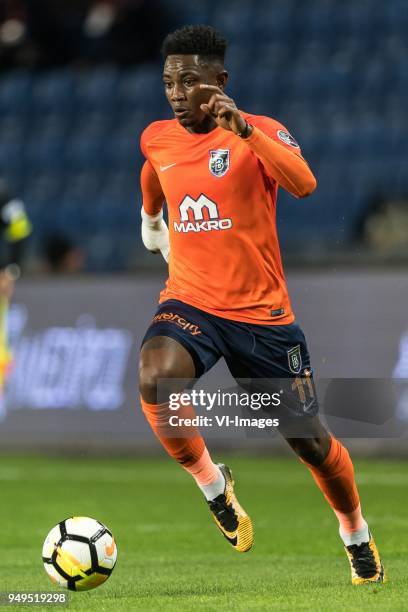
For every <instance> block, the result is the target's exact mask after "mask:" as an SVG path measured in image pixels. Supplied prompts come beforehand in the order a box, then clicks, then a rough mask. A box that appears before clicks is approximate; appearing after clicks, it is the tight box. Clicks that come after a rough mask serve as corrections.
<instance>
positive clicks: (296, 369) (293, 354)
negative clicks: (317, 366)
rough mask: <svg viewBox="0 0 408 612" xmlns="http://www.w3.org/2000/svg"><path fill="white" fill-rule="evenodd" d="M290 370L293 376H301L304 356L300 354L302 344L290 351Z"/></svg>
mask: <svg viewBox="0 0 408 612" xmlns="http://www.w3.org/2000/svg"><path fill="white" fill-rule="evenodd" d="M288 362H289V370H290V371H291V372H293V374H300V371H301V369H302V355H301V353H300V344H298V345H297V346H295V347H294V348H293V349H290V350H289V351H288Z"/></svg>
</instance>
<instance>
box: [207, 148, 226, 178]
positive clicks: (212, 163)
mask: <svg viewBox="0 0 408 612" xmlns="http://www.w3.org/2000/svg"><path fill="white" fill-rule="evenodd" d="M229 166H230V152H229V149H213V150H212V151H210V160H209V163H208V167H209V168H210V172H211V174H213V175H214V176H218V177H220V176H224V174H226V173H227V172H228V169H229Z"/></svg>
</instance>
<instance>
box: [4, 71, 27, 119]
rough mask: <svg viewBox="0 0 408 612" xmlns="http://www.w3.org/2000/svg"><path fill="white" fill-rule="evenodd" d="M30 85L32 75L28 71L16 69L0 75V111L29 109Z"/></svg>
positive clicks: (13, 111) (19, 111) (25, 110)
mask: <svg viewBox="0 0 408 612" xmlns="http://www.w3.org/2000/svg"><path fill="white" fill-rule="evenodd" d="M31 85H32V76H31V74H30V73H28V72H24V71H16V72H15V73H10V74H5V75H2V76H0V113H1V114H3V113H4V114H11V113H13V114H16V113H21V112H27V111H28V110H31V106H30V94H31Z"/></svg>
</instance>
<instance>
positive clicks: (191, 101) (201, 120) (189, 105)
mask: <svg viewBox="0 0 408 612" xmlns="http://www.w3.org/2000/svg"><path fill="white" fill-rule="evenodd" d="M227 78H228V75H227V73H226V72H225V71H221V72H220V71H219V70H218V71H217V70H216V69H215V68H214V67H213V66H210V65H207V64H203V63H201V62H200V59H199V56H198V55H169V56H168V57H167V59H166V62H165V64H164V70H163V83H164V89H165V92H166V97H167V100H168V101H169V104H170V106H171V107H172V109H173V112H174V115H175V117H176V118H177V119H178V121H179V123H180V124H181V125H182V126H183V127H184V128H186V129H187V130H189V131H191V132H195V131H197V132H200V131H209V129H212V127H215V122H213V120H212V119H211V117H208V116H207V115H206V114H205V113H204V112H203V111H202V110H201V108H200V105H201V104H205V103H207V102H208V101H209V99H210V98H211V95H212V93H213V92H208V91H205V90H203V89H200V84H201V83H205V84H207V85H217V86H218V87H224V85H225V83H226V82H227ZM210 124H214V125H210Z"/></svg>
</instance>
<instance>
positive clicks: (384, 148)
mask: <svg viewBox="0 0 408 612" xmlns="http://www.w3.org/2000/svg"><path fill="white" fill-rule="evenodd" d="M167 3H168V4H169V7H170V6H171V9H172V11H173V13H174V14H175V16H176V21H177V22H178V23H179V24H183V23H210V24H212V25H214V26H216V27H218V28H219V29H220V30H222V31H223V32H224V33H225V35H226V36H227V38H228V40H229V42H230V48H229V51H228V56H227V62H226V63H227V68H228V69H229V70H230V73H231V79H230V88H229V91H230V93H231V95H232V96H233V97H234V98H235V99H236V101H237V104H238V106H239V107H240V108H242V109H245V110H247V111H249V112H254V113H259V114H266V115H270V116H273V117H276V118H277V119H279V120H280V121H282V122H283V123H284V124H285V125H286V126H287V127H288V128H289V130H290V131H291V132H292V133H293V135H294V136H295V137H296V138H297V140H298V141H299V142H300V143H301V146H302V148H303V153H304V155H305V157H306V159H308V160H309V162H310V164H311V166H312V168H313V169H314V170H315V172H316V175H317V178H318V182H319V187H318V190H317V192H316V193H315V194H314V195H313V196H312V197H311V198H310V199H308V200H306V201H303V200H299V201H296V200H294V199H293V198H291V197H289V196H287V195H286V194H284V193H283V192H282V193H281V194H280V199H279V206H278V219H279V227H280V235H281V240H282V243H283V246H284V248H285V250H286V252H289V253H291V252H293V253H296V254H297V255H299V256H300V257H301V256H302V255H307V254H309V253H317V254H318V255H320V256H321V257H322V258H324V257H326V256H327V253H333V252H335V251H341V252H347V251H348V250H353V249H354V242H353V241H354V236H355V232H356V227H357V226H358V223H359V220H360V218H361V215H362V214H364V211H365V210H367V207H368V206H369V205H370V202H371V201H372V200H373V199H374V198H376V197H378V196H383V195H386V196H387V197H390V198H393V197H400V196H406V195H407V192H408V174H407V172H406V166H407V163H408V115H407V112H406V109H407V108H408V99H407V98H408V62H407V58H408V53H407V48H408V38H407V36H406V32H407V30H408V5H407V2H406V0H388V1H387V2H378V1H376V0H343V1H342V2H341V3H336V2H333V1H330V0H302V1H297V0H269V1H268V0H256V1H255V0H254V1H251V0H229V1H228V2H225V3H218V2H215V1H214V0H195V1H194V2H190V3H187V2H185V1H184V0H171V1H170V0H167ZM160 73H161V65H160V63H159V62H157V63H149V64H142V65H139V66H137V67H134V68H126V69H119V68H117V67H114V66H110V65H109V66H103V67H100V68H94V69H91V70H82V71H78V70H74V69H71V68H64V69H60V70H54V71H45V72H41V73H30V72H28V71H24V70H20V71H14V72H8V73H4V74H2V75H1V76H0V171H1V173H2V174H4V175H5V176H6V177H7V178H9V180H10V182H11V183H12V185H13V187H14V190H15V191H16V193H18V194H19V195H21V196H22V197H23V198H24V200H25V202H26V204H27V208H28V210H29V213H30V216H31V217H32V219H33V222H34V227H35V229H36V231H35V236H34V242H37V243H39V241H41V237H42V236H43V235H44V234H45V233H47V232H48V231H54V230H55V229H62V230H64V231H67V232H69V233H71V234H72V235H73V236H75V238H76V240H77V241H78V242H79V243H80V244H82V245H83V246H84V247H85V248H86V249H87V251H88V252H89V268H90V269H91V270H109V271H114V270H123V269H127V268H129V267H137V266H138V265H142V263H143V264H144V263H145V262H146V261H147V260H146V255H145V253H144V251H143V248H142V245H141V241H140V240H139V225H140V221H139V207H140V192H139V179H138V174H139V170H140V166H141V163H142V157H141V153H140V151H139V146H138V140H139V135H140V132H141V131H142V129H143V127H144V126H146V125H147V124H148V123H149V122H150V121H152V120H155V119H159V118H166V117H169V116H170V115H169V110H168V108H167V103H166V101H165V98H164V94H163V92H162V85H161V78H160ZM150 259H151V260H152V259H155V258H150Z"/></svg>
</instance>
